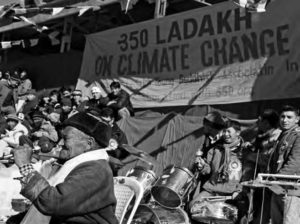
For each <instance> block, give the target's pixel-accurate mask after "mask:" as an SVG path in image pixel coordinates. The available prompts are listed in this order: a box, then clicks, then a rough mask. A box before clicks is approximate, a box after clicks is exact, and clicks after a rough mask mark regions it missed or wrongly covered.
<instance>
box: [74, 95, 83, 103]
mask: <svg viewBox="0 0 300 224" xmlns="http://www.w3.org/2000/svg"><path fill="white" fill-rule="evenodd" d="M73 99H74V101H75V102H80V101H81V96H80V95H74V96H73Z"/></svg>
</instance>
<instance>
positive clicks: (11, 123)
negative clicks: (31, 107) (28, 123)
mask: <svg viewBox="0 0 300 224" xmlns="http://www.w3.org/2000/svg"><path fill="white" fill-rule="evenodd" d="M17 124H18V122H17V121H15V120H7V129H8V130H13V129H14V128H15V127H16V126H17Z"/></svg>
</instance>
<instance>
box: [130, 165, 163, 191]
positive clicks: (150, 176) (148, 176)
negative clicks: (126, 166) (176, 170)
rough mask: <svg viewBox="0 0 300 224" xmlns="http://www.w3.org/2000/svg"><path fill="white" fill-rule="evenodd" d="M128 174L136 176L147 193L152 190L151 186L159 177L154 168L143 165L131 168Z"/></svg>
mask: <svg viewBox="0 0 300 224" xmlns="http://www.w3.org/2000/svg"><path fill="white" fill-rule="evenodd" d="M126 176H127V177H132V178H135V179H136V180H137V181H138V182H140V183H141V184H142V186H143V188H144V192H145V194H147V193H148V192H149V191H150V189H151V187H152V186H153V185H154V184H155V182H156V181H157V179H158V178H157V176H156V174H155V173H154V172H153V171H152V170H147V169H146V168H144V167H141V166H137V167H135V168H133V169H131V170H129V171H128V172H127V174H126Z"/></svg>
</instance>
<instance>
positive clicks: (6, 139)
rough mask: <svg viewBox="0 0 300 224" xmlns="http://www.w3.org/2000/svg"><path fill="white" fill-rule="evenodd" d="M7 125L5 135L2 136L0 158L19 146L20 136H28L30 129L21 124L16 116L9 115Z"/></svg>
mask: <svg viewBox="0 0 300 224" xmlns="http://www.w3.org/2000/svg"><path fill="white" fill-rule="evenodd" d="M6 123H7V127H6V130H5V134H1V138H0V157H1V156H3V155H4V154H9V153H10V151H11V149H13V148H16V147H18V146H19V138H20V136H22V135H28V129H27V128H26V127H25V126H24V125H22V124H21V123H20V121H19V118H18V117H17V115H16V114H9V115H7V116H6Z"/></svg>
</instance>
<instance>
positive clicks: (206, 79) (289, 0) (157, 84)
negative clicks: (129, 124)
mask: <svg viewBox="0 0 300 224" xmlns="http://www.w3.org/2000/svg"><path fill="white" fill-rule="evenodd" d="M299 6H300V2H299V1H297V0H286V1H280V0H274V1H272V2H271V3H270V4H269V5H268V9H267V12H265V13H250V12H247V11H246V10H245V9H244V8H239V7H237V6H236V5H235V4H234V3H232V2H225V3H220V4H216V5H214V6H212V7H205V8H202V9H196V10H192V11H187V12H184V13H181V14H176V15H172V16H167V17H165V18H162V19H156V20H151V21H147V22H143V23H138V24H134V25H130V26H124V27H120V28H118V29H112V30H108V31H105V32H100V33H95V34H92V35H88V36H87V41H86V47H85V52H84V58H83V63H82V68H81V73H80V79H79V81H78V83H77V88H80V89H83V91H84V92H86V93H88V91H89V89H90V87H91V86H93V85H99V86H101V87H102V88H104V89H105V90H106V91H107V90H108V87H109V84H110V83H111V81H112V80H119V81H120V82H121V84H122V85H123V87H124V89H126V90H127V91H128V92H130V93H131V96H132V102H133V104H134V106H135V107H161V106H176V105H199V104H226V103H235V102H247V101H254V100H266V99H283V98H295V97H299V96H300V92H299V91H298V89H299V87H300V82H299V81H300V80H299V76H298V72H299V71H298V70H299V65H298V64H299V63H300V53H299V51H298V50H297V47H296V46H299V44H300V26H297V21H299V19H300V14H299V12H298V11H299V10H298V9H299Z"/></svg>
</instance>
